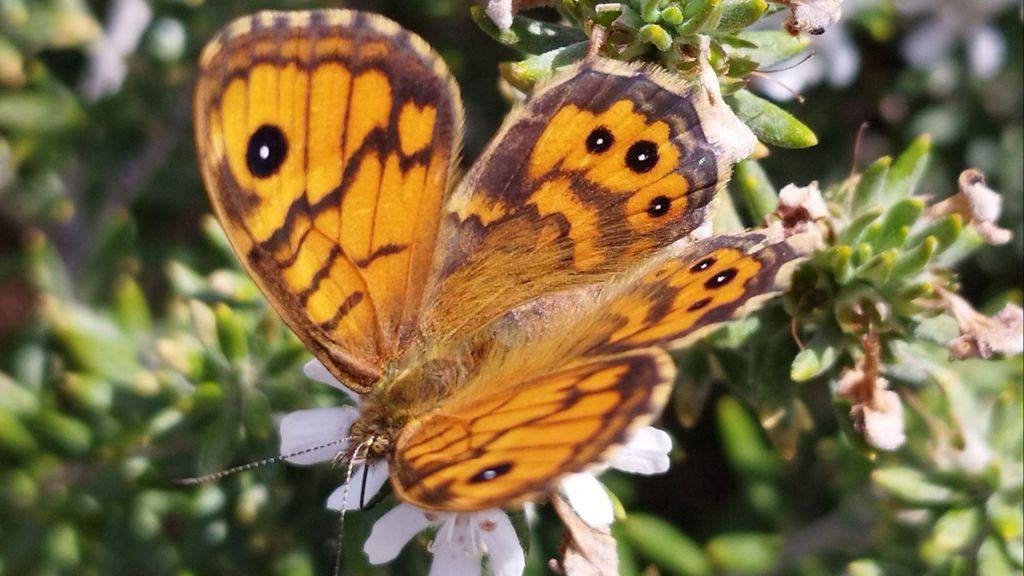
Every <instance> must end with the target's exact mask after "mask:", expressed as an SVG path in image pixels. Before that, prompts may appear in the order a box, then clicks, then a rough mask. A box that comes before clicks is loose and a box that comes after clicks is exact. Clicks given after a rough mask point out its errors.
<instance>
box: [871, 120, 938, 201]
mask: <svg viewBox="0 0 1024 576" xmlns="http://www.w3.org/2000/svg"><path fill="white" fill-rule="evenodd" d="M930 150H931V139H930V138H929V137H928V135H927V134H926V135H923V136H919V137H918V138H917V139H916V140H914V141H913V142H912V143H911V144H910V146H908V147H907V149H906V150H904V151H903V153H902V154H900V155H899V157H898V158H896V161H895V162H894V163H893V165H892V168H891V169H890V170H889V173H888V174H887V175H886V178H885V189H884V192H883V194H884V198H883V199H882V200H881V201H882V202H885V203H889V202H896V201H897V200H900V199H902V198H906V197H908V196H910V195H911V194H913V193H914V191H915V190H916V189H917V185H918V183H919V182H920V180H921V176H922V175H923V174H924V169H925V167H926V166H927V164H928V155H929V151H930Z"/></svg>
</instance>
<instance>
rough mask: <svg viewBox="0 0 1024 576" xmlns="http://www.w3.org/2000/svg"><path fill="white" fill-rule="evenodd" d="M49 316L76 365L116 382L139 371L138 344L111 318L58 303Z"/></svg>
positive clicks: (47, 313) (78, 307) (47, 314)
mask: <svg viewBox="0 0 1024 576" xmlns="http://www.w3.org/2000/svg"><path fill="white" fill-rule="evenodd" d="M46 317H47V320H48V322H49V324H50V327H51V328H52V329H53V331H54V334H55V335H56V337H57V339H58V340H59V341H60V342H61V343H62V344H63V345H64V347H65V348H66V349H67V350H68V352H69V353H70V355H71V357H72V358H73V359H74V361H75V363H76V365H78V366H81V367H82V368H83V369H85V370H87V371H88V372H91V373H93V374H96V375H99V376H102V377H103V378H106V379H108V380H110V381H114V382H126V381H128V380H129V379H130V378H131V377H132V376H133V375H134V374H135V372H136V371H137V370H138V369H139V364H138V360H137V358H136V344H137V343H136V342H135V341H134V340H133V339H132V338H130V337H129V336H128V335H127V334H125V333H123V332H121V330H120V328H119V327H118V326H117V325H115V324H114V323H113V322H112V321H111V320H110V318H108V317H106V316H100V315H98V314H96V313H95V312H94V311H93V310H91V309H89V308H87V307H85V306H79V305H77V304H71V303H56V302H55V303H54V306H52V307H51V308H49V309H47V310H46Z"/></svg>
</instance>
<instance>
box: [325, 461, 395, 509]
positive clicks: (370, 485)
mask: <svg viewBox="0 0 1024 576" xmlns="http://www.w3.org/2000/svg"><path fill="white" fill-rule="evenodd" d="M364 471H365V473H366V484H365V491H364V484H363V473H364ZM387 481H388V464H387V462H374V463H372V464H370V467H369V469H367V468H366V466H365V465H363V464H358V465H356V466H353V467H352V479H351V480H350V483H351V484H350V485H349V488H348V498H346V502H345V509H346V510H360V509H362V507H363V506H365V505H366V504H367V503H369V502H370V500H371V499H373V497H374V496H375V495H376V494H377V492H379V491H380V487H381V486H383V485H384V483H385V482H387ZM342 498H345V485H344V484H342V485H341V486H339V487H338V488H336V489H335V490H334V492H331V495H330V496H328V497H327V507H328V508H330V509H331V510H341V499H342Z"/></svg>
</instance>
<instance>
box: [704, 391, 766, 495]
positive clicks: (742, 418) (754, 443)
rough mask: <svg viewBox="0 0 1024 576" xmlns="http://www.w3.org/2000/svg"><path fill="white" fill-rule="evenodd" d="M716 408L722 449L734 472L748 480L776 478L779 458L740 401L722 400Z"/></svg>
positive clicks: (729, 398)
mask: <svg viewBox="0 0 1024 576" xmlns="http://www.w3.org/2000/svg"><path fill="white" fill-rule="evenodd" d="M715 408H716V414H717V415H718V432H719V434H720V435H721V437H722V446H723V448H724V449H725V454H726V458H727V459H728V460H729V463H730V464H731V465H732V466H733V467H734V468H735V469H736V471H737V472H738V473H739V474H740V475H741V476H743V477H745V478H748V479H767V478H774V477H775V476H777V475H778V473H779V470H780V465H779V460H778V457H777V456H775V453H774V452H772V450H771V449H770V448H769V447H768V445H767V443H765V441H764V435H763V433H762V432H761V427H760V425H758V424H757V421H756V420H755V419H754V418H753V417H752V416H751V415H750V414H749V413H748V412H747V411H746V409H744V408H743V406H742V405H740V403H739V401H737V400H736V399H735V398H731V397H729V396H723V397H722V398H721V399H720V400H719V401H718V404H717V405H716V406H715Z"/></svg>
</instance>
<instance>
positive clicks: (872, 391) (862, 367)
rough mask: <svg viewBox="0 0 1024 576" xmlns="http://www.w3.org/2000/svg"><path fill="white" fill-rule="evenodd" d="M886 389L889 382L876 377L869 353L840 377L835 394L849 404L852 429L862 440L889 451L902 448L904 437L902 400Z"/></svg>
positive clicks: (905, 436)
mask: <svg viewBox="0 0 1024 576" xmlns="http://www.w3.org/2000/svg"><path fill="white" fill-rule="evenodd" d="M888 388H889V381H888V380H886V379H885V378H882V377H881V376H879V375H878V366H877V360H876V359H875V358H874V357H873V356H872V355H871V354H869V358H867V359H862V360H859V361H858V362H857V366H856V367H854V368H847V369H846V370H844V371H843V372H842V373H841V374H840V376H839V382H838V383H837V384H836V391H835V393H836V396H838V397H840V398H844V399H846V400H848V401H849V402H850V417H851V418H852V419H853V427H854V429H855V430H856V431H857V432H859V433H860V434H861V435H862V436H863V437H864V441H865V442H867V443H868V444H869V445H871V446H874V447H875V448H877V449H879V450H887V451H890V452H891V451H893V450H896V449H898V448H899V447H900V446H903V444H904V443H905V442H906V441H907V435H906V432H905V431H904V428H903V400H902V399H901V398H900V395H899V394H897V393H896V392H893V391H892V390H889V389H888Z"/></svg>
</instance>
